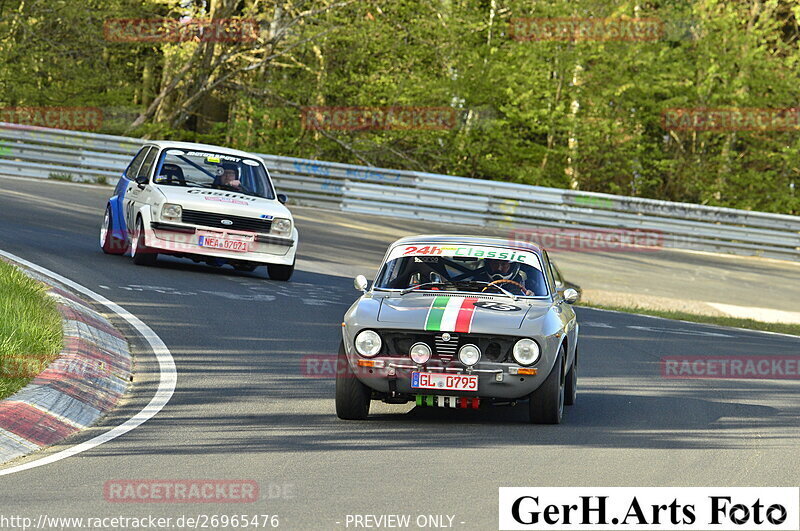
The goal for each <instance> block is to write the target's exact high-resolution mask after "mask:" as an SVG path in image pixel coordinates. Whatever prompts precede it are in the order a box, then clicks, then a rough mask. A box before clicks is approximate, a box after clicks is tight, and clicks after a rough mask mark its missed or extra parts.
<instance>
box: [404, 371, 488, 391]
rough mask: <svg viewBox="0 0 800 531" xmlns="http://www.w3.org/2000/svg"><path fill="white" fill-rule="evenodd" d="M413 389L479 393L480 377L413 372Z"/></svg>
mask: <svg viewBox="0 0 800 531" xmlns="http://www.w3.org/2000/svg"><path fill="white" fill-rule="evenodd" d="M411 387H412V388H414V389H436V390H440V391H477V390H478V376H477V375H475V374H444V373H436V372H412V373H411Z"/></svg>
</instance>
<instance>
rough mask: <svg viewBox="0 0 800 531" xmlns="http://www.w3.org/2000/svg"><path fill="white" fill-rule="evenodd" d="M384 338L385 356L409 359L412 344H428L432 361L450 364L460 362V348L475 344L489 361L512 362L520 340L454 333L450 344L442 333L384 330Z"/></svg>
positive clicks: (382, 332) (451, 334) (512, 337)
mask: <svg viewBox="0 0 800 531" xmlns="http://www.w3.org/2000/svg"><path fill="white" fill-rule="evenodd" d="M379 332H380V335H381V338H382V339H383V344H384V346H383V352H382V354H383V355H387V356H407V355H408V351H409V349H411V345H413V344H414V343H418V342H422V343H427V344H428V346H430V347H431V350H432V351H433V356H432V358H431V359H434V360H440V361H441V362H442V363H444V364H445V365H448V364H449V363H450V362H451V361H453V360H454V359H456V360H457V359H458V349H459V348H460V347H462V346H463V345H467V344H469V343H472V344H474V345H477V346H478V348H479V349H481V355H482V358H481V359H483V360H485V361H494V362H506V361H510V360H511V359H512V358H511V349H512V348H513V347H514V343H516V342H517V340H518V339H520V338H519V337H514V336H495V335H489V334H454V333H453V332H450V341H444V340H442V332H427V331H419V332H414V331H410V330H380V331H379Z"/></svg>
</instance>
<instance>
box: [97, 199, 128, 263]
mask: <svg viewBox="0 0 800 531" xmlns="http://www.w3.org/2000/svg"><path fill="white" fill-rule="evenodd" d="M113 230H114V218H113V216H112V215H111V206H106V213H105V215H103V224H102V225H101V226H100V248H101V249H102V250H103V252H104V253H106V254H125V251H127V250H128V244H127V242H126V241H125V240H121V239H119V238H115V237H114V234H113Z"/></svg>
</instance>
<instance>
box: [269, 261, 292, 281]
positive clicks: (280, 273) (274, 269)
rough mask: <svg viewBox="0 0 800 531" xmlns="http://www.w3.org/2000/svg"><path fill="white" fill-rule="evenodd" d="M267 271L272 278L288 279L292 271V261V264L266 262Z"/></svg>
mask: <svg viewBox="0 0 800 531" xmlns="http://www.w3.org/2000/svg"><path fill="white" fill-rule="evenodd" d="M267 273H269V278H270V279H272V280H282V281H286V280H289V279H290V278H292V273H294V262H292V265H281V264H267Z"/></svg>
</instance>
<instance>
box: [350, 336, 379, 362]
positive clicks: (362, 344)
mask: <svg viewBox="0 0 800 531" xmlns="http://www.w3.org/2000/svg"><path fill="white" fill-rule="evenodd" d="M356 351H357V352H358V353H359V354H361V355H362V356H365V357H367V358H371V357H373V356H375V355H376V354H377V353H378V352H380V351H381V336H379V335H378V333H377V332H373V331H372V330H362V331H361V332H359V333H358V335H357V336H356Z"/></svg>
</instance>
